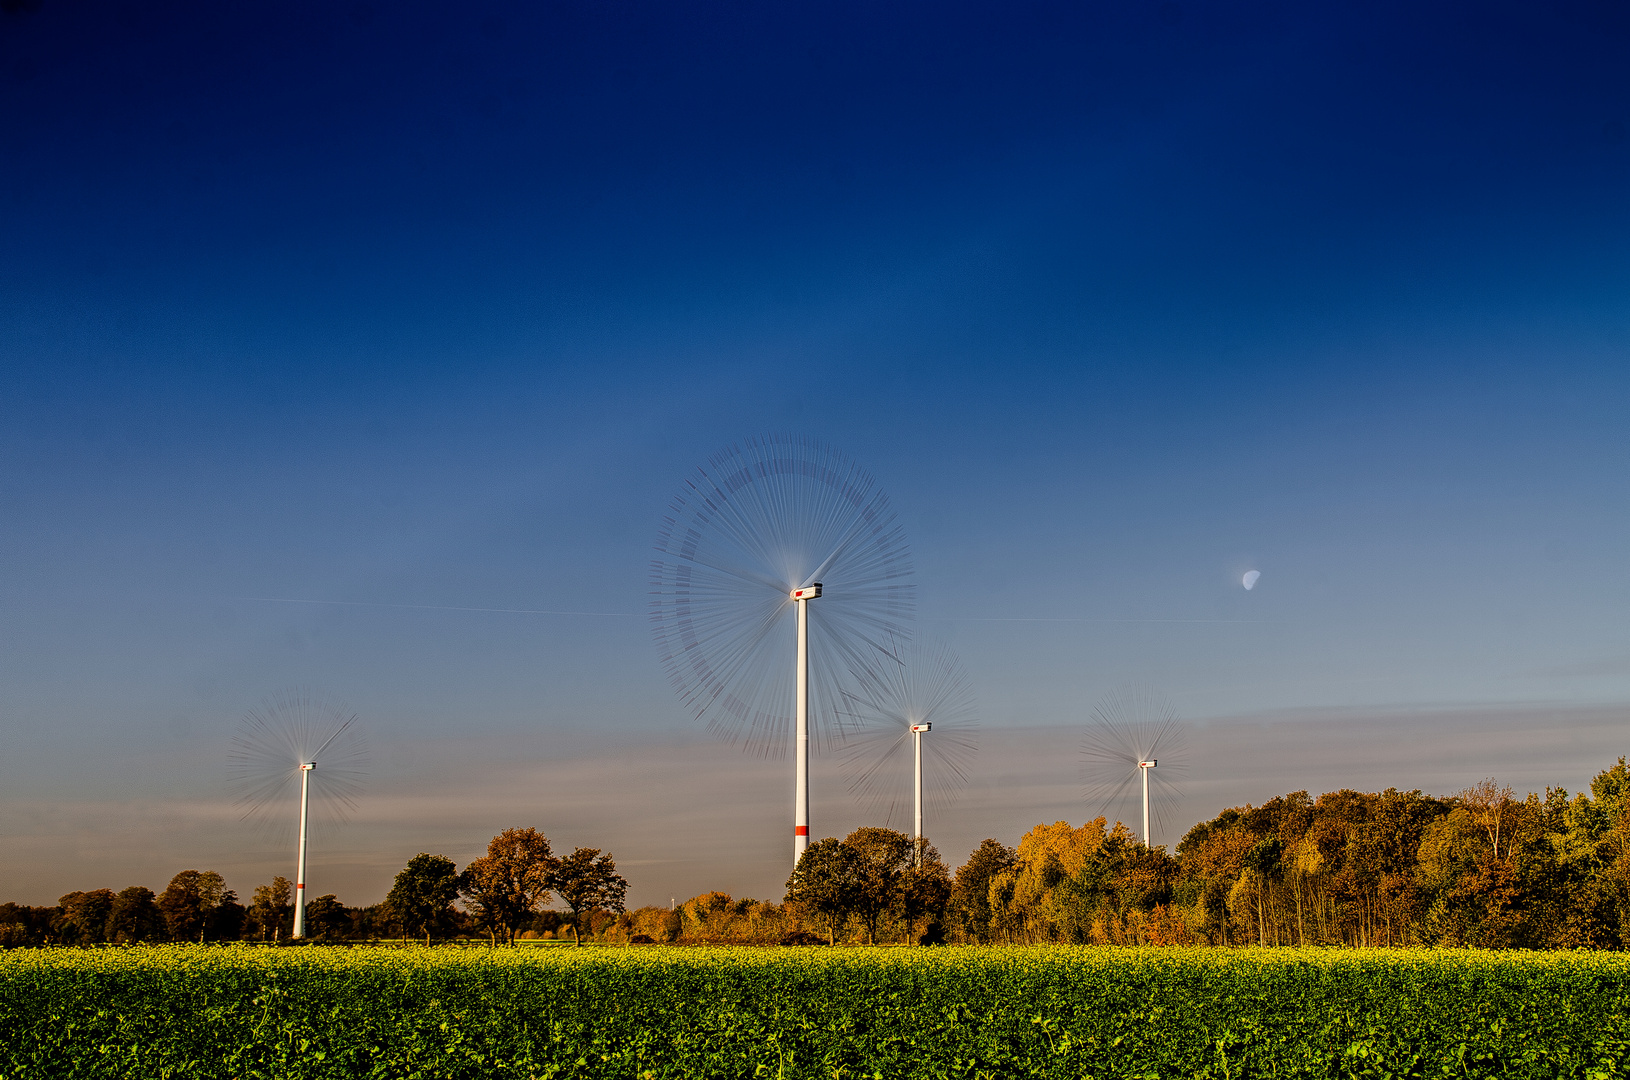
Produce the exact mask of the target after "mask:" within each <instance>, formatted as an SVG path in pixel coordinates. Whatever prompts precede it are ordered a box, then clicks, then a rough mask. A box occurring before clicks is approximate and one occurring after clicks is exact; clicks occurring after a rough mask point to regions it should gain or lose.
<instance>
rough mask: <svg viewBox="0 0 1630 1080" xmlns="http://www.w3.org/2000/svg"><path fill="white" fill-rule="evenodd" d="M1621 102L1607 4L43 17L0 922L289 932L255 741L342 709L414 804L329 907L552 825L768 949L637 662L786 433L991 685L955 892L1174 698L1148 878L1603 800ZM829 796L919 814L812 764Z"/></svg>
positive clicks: (365, 815)
mask: <svg viewBox="0 0 1630 1080" xmlns="http://www.w3.org/2000/svg"><path fill="white" fill-rule="evenodd" d="M1626 55H1630V10H1627V9H1626V8H1625V7H1624V6H1623V5H1622V4H1613V3H1607V2H1604V0H1580V2H1563V3H1553V4H1546V5H1539V4H1515V3H1499V2H1495V3H1476V4H1473V3H1434V4H1418V3H1412V4H1406V3H1386V2H1382V3H1365V4H1357V3H1333V4H1324V5H1305V4H1288V3H1275V2H1255V0H1245V2H1239V3H1229V4H1218V3H1194V2H1183V3H1147V4H1136V5H1127V4H1108V3H1103V4H1096V3H1078V2H1070V3H1028V2H1026V3H1007V4H982V5H981V4H954V3H943V2H941V3H933V4H928V3H909V2H900V3H894V4H889V5H876V4H858V3H821V4H807V3H805V4H788V3H755V4H751V5H747V4H706V5H704V4H668V5H633V4H627V3H617V2H612V3H607V2H599V0H597V2H592V3H587V2H585V3H542V4H504V3H470V4H466V5H462V6H460V7H459V9H458V10H456V11H452V10H450V9H448V8H446V6H445V5H434V6H432V5H427V4H419V3H413V2H407V0H404V2H401V3H393V4H382V3H350V4H347V3H343V2H342V3H338V4H332V3H330V4H316V3H299V2H289V3H281V4H277V5H272V4H263V3H248V4H236V5H219V4H206V3H201V2H200V3H189V2H179V0H178V2H175V3H170V4H164V5H136V4H129V3H123V4H112V3H96V2H92V0H4V2H3V3H0V160H3V162H4V167H3V168H0V900H15V901H17V902H23V903H35V904H44V903H51V902H54V901H55V899H56V898H57V897H58V896H60V895H62V894H63V893H66V892H68V891H70V890H74V889H89V888H97V887H111V888H114V889H119V888H123V887H124V886H126V885H129V884H143V885H147V886H149V887H151V888H155V889H161V888H162V887H163V885H164V884H165V883H166V882H167V881H168V880H169V878H170V877H171V876H172V875H173V874H174V873H176V872H177V871H179V870H182V869H187V868H199V869H214V870H217V871H219V872H221V873H223V874H224V875H225V876H226V878H227V880H228V884H229V885H231V886H232V887H234V888H235V889H236V890H237V891H238V892H239V893H240V894H241V895H245V896H247V895H248V894H249V892H250V891H251V890H252V889H253V888H254V886H255V885H257V884H260V883H264V882H266V881H269V880H270V878H271V877H272V876H273V875H274V874H283V875H285V876H292V868H293V861H294V860H293V852H292V846H291V843H290V841H289V839H288V837H287V836H285V835H282V834H279V833H278V828H281V826H277V827H267V826H264V825H263V824H256V823H255V822H252V821H245V820H244V819H243V816H242V808H241V807H240V806H239V805H238V803H237V799H238V796H239V795H240V794H241V791H239V790H238V789H237V788H235V786H234V783H235V781H234V779H233V777H232V775H231V772H230V769H229V768H228V765H229V762H228V752H229V748H230V740H231V739H232V737H233V734H234V732H235V731H236V730H238V726H239V724H240V722H241V721H242V718H243V717H244V716H245V714H246V713H247V712H248V711H249V710H250V709H253V708H256V707H258V706H261V705H262V704H263V703H264V702H266V701H267V700H268V698H269V697H271V696H272V695H275V694H277V693H279V692H283V691H286V690H288V689H289V688H299V687H303V688H308V689H309V690H310V691H311V692H313V693H315V694H319V695H322V696H324V697H327V698H330V699H332V700H335V701H341V702H344V703H345V704H346V705H347V706H348V707H349V708H351V709H354V710H355V711H356V713H357V715H358V716H359V722H360V723H361V724H362V725H363V727H364V728H365V730H366V734H367V738H368V745H369V754H370V758H369V767H368V769H369V771H368V778H367V783H366V786H365V788H364V790H363V792H362V795H361V796H360V798H359V800H358V802H357V805H356V807H355V810H354V811H353V812H352V813H351V814H350V816H349V818H348V819H347V820H345V821H343V822H324V823H323V824H322V825H321V827H320V828H319V829H318V831H317V839H316V842H315V846H314V851H313V855H312V862H311V873H310V881H311V885H310V887H311V888H312V889H313V890H315V893H324V892H335V893H337V894H338V895H339V897H340V899H341V900H342V901H344V902H346V903H350V904H362V903H372V902H376V901H377V900H379V899H381V898H382V897H383V896H384V894H385V893H386V891H388V889H389V887H390V883H391V879H392V877H393V875H394V874H395V872H396V871H397V870H399V869H400V868H401V867H402V866H403V865H404V864H405V863H406V861H407V860H408V859H409V858H411V857H412V856H413V855H414V854H415V853H417V852H419V851H431V852H436V853H441V854H445V855H447V856H449V857H451V858H453V859H454V860H455V861H456V862H457V863H458V864H459V865H461V866H462V865H463V864H464V863H465V862H467V861H468V860H469V859H471V858H473V857H475V856H477V855H479V854H481V853H482V852H483V850H484V848H485V845H486V842H487V840H488V839H489V838H490V837H491V836H492V835H494V834H495V833H496V832H498V831H499V830H500V829H503V828H508V827H520V826H532V827H536V828H539V829H542V830H543V831H544V832H545V833H546V834H547V835H548V836H549V837H550V838H551V840H552V841H553V842H554V844H555V846H556V848H557V850H570V849H571V848H573V847H576V846H589V847H597V848H602V849H605V850H609V851H610V852H612V853H613V855H614V856H615V857H616V858H617V861H618V865H619V867H620V868H621V869H622V871H623V872H624V874H625V876H626V877H627V878H628V880H629V882H630V893H629V902H630V904H631V906H632V905H635V904H648V903H667V902H669V900H670V899H671V898H673V897H677V898H678V899H681V900H683V899H684V898H685V897H687V896H691V895H694V894H696V893H699V892H702V891H705V890H708V889H721V890H723V891H726V892H730V893H732V894H733V895H736V896H754V897H758V898H763V899H772V900H773V899H779V897H780V895H781V892H782V891H783V888H784V883H785V880H786V875H787V873H788V872H789V871H790V869H791V866H790V863H791V852H790V845H789V844H788V842H787V841H788V833H789V831H790V830H788V829H787V825H788V824H790V822H789V820H788V819H789V818H790V816H791V815H790V812H789V811H790V806H789V803H790V801H791V799H790V795H791V792H790V788H791V776H790V770H791V766H790V763H789V761H788V759H786V758H777V757H773V756H772V757H770V758H763V757H757V756H753V755H750V754H744V753H742V752H741V751H740V750H739V749H737V748H735V747H732V746H729V745H726V744H723V743H721V742H719V741H717V740H715V739H713V738H712V737H711V736H709V734H708V733H707V731H706V730H705V728H704V727H703V726H702V725H700V724H698V723H697V722H696V721H695V720H694V719H693V718H692V717H691V716H690V715H689V714H688V713H687V712H686V710H685V708H684V707H683V705H682V703H681V702H680V701H679V699H678V697H677V696H676V695H675V694H674V692H673V690H672V689H671V688H670V687H669V685H668V683H667V681H666V679H665V677H664V674H663V671H662V668H661V665H660V662H659V658H658V653H657V649H656V647H655V645H654V643H653V641H652V634H651V628H650V623H649V619H648V615H647V610H648V604H649V597H648V595H647V593H648V588H649V586H648V584H647V578H648V567H649V563H650V561H651V559H652V557H653V545H654V542H655V538H656V535H657V529H658V526H659V524H660V522H661V519H662V516H663V514H664V512H665V511H666V509H667V506H668V502H669V500H670V499H671V498H672V497H673V496H674V494H675V493H676V492H677V491H678V490H679V488H680V485H681V484H682V483H683V482H684V479H685V477H686V476H687V475H688V474H689V473H690V472H691V471H692V470H693V469H694V468H695V467H696V466H697V465H699V464H700V463H701V462H703V461H705V460H706V459H707V458H708V457H709V456H711V455H712V454H714V453H716V452H718V451H719V450H721V449H723V448H725V447H727V446H730V445H732V444H735V443H738V442H740V441H741V440H743V439H747V438H751V437H754V436H759V435H764V434H785V435H794V436H801V437H808V438H813V439H817V440H821V441H823V442H825V443H827V444H829V445H830V446H832V447H834V448H836V449H837V450H839V451H840V452H842V453H843V454H845V455H847V456H848V457H849V458H851V459H853V460H854V461H855V462H857V463H859V464H860V465H862V466H863V467H864V468H866V469H867V470H868V471H869V472H870V473H871V474H872V476H873V477H874V478H875V479H876V482H877V484H878V485H879V486H880V487H881V488H882V489H883V490H884V491H886V492H887V493H888V495H889V497H890V500H891V502H892V505H893V506H894V509H895V511H896V513H897V514H898V516H899V520H900V522H901V524H902V526H903V528H904V530H905V533H906V536H907V538H908V540H909V544H910V549H911V555H912V561H913V563H914V565H915V568H916V576H917V581H918V583H919V605H918V606H919V619H918V633H919V634H920V635H922V636H923V637H924V638H925V639H932V640H934V641H938V642H944V643H946V644H948V645H949V646H950V647H951V648H953V649H955V650H956V652H957V653H958V655H960V656H961V658H962V660H963V662H964V664H965V665H966V666H967V668H968V670H969V673H970V677H971V681H972V684H973V685H974V687H975V689H976V693H977V698H978V703H979V709H980V719H981V721H982V723H981V729H980V736H979V738H980V747H979V751H978V754H977V755H976V756H975V758H974V759H973V767H972V771H971V773H970V776H969V779H968V783H967V785H966V786H965V788H964V789H962V790H960V791H957V792H945V793H940V795H943V796H945V797H949V796H951V795H955V799H954V800H953V801H950V802H949V803H948V804H936V807H935V809H934V810H933V812H932V813H931V815H930V820H929V824H928V832H929V835H930V837H931V838H933V839H934V841H935V842H936V843H937V844H938V845H939V847H940V848H941V850H942V851H943V852H944V853H945V855H946V857H947V859H948V860H949V861H950V862H951V863H952V865H953V866H954V865H956V864H958V863H960V862H961V861H962V859H963V858H965V856H966V853H967V852H968V851H969V850H971V849H972V848H973V847H974V846H975V845H977V844H978V842H979V841H980V840H981V839H983V838H984V837H986V836H995V837H997V838H999V839H1002V840H1004V841H1005V842H1007V843H1010V844H1012V843H1016V842H1017V841H1018V839H1019V837H1020V836H1021V835H1022V834H1023V832H1024V831H1025V830H1026V829H1028V828H1030V827H1031V826H1033V825H1035V824H1037V823H1039V822H1043V821H1046V822H1052V821H1056V820H1068V821H1071V822H1072V823H1079V822H1081V821H1083V820H1086V819H1088V818H1090V817H1092V816H1095V815H1096V812H1097V809H1098V808H1097V807H1094V806H1089V805H1088V804H1087V802H1086V800H1085V798H1084V795H1083V791H1084V788H1083V779H1082V775H1081V770H1082V765H1081V760H1080V750H1081V745H1082V738H1083V735H1084V733H1085V731H1086V729H1087V726H1088V724H1089V723H1090V719H1091V716H1092V710H1093V707H1094V705H1095V704H1096V703H1097V702H1100V701H1102V700H1104V698H1105V696H1106V695H1108V694H1111V693H1112V692H1114V691H1115V690H1116V688H1117V687H1124V686H1129V685H1137V686H1143V687H1152V688H1155V689H1156V690H1158V691H1159V692H1160V693H1161V694H1163V695H1165V697H1166V698H1167V699H1168V700H1170V702H1171V703H1172V704H1173V706H1174V707H1175V708H1176V709H1177V711H1178V712H1179V713H1180V714H1181V715H1182V717H1183V718H1184V721H1185V725H1186V730H1187V734H1188V745H1187V749H1186V751H1185V755H1184V757H1185V758H1186V760H1183V761H1179V760H1175V759H1174V760H1172V762H1171V766H1172V772H1171V773H1170V774H1168V775H1171V776H1172V777H1173V778H1174V783H1175V802H1174V803H1173V804H1172V805H1171V806H1170V807H1169V808H1168V811H1167V812H1166V813H1165V814H1164V815H1163V820H1162V821H1161V822H1160V823H1159V828H1158V829H1157V834H1156V840H1157V842H1160V843H1165V844H1167V845H1168V846H1170V845H1173V844H1175V843H1176V841H1177V840H1178V839H1179V838H1180V837H1181V835H1182V833H1183V832H1184V831H1185V830H1186V829H1187V828H1188V827H1189V826H1190V825H1192V824H1193V823H1194V822H1196V821H1201V820H1205V819H1208V818H1210V817H1212V816H1214V815H1215V814H1216V813H1217V812H1218V811H1220V810H1221V809H1223V808H1224V807H1226V806H1234V805H1243V804H1245V803H1248V802H1255V803H1260V802H1262V801H1263V800H1265V799H1268V798H1271V797H1272V796H1274V795H1276V794H1281V793H1284V792H1289V791H1295V790H1300V789H1306V790H1309V791H1312V792H1313V793H1315V794H1317V793H1318V792H1320V791H1325V790H1334V789H1338V788H1343V787H1353V788H1359V789H1362V790H1381V789H1384V788H1386V787H1391V786H1397V787H1400V788H1406V789H1408V788H1416V787H1419V788H1421V789H1423V790H1425V791H1427V792H1430V793H1435V794H1449V793H1452V792H1454V791H1456V790H1459V789H1461V788H1464V787H1466V786H1468V785H1470V784H1471V783H1474V782H1476V781H1477V780H1480V779H1482V778H1483V777H1485V776H1495V777H1497V778H1499V779H1500V780H1502V781H1503V782H1508V783H1511V784H1513V785H1515V786H1516V787H1517V788H1518V790H1519V791H1528V790H1541V791H1542V790H1544V788H1545V787H1546V786H1547V785H1560V786H1563V787H1565V788H1567V789H1568V790H1570V791H1577V790H1580V789H1581V788H1584V787H1586V786H1587V785H1588V782H1589V779H1590V778H1591V777H1592V776H1593V775H1594V774H1595V773H1596V772H1598V771H1600V770H1601V769H1603V768H1605V767H1607V766H1608V765H1610V764H1612V762H1613V761H1614V760H1615V759H1616V758H1617V757H1618V756H1619V755H1620V754H1623V753H1626V752H1630V739H1627V738H1626V721H1627V720H1630V619H1627V617H1626V607H1627V603H1630V565H1627V563H1626V559H1625V554H1626V551H1627V550H1630V548H1627V542H1630V471H1627V469H1626V464H1627V461H1626V450H1627V442H1630V424H1627V422H1626V419H1625V418H1626V416H1627V415H1630V411H1627V407H1630V200H1627V199H1626V198H1625V192H1626V190H1627V185H1630V65H1627V64H1625V63H1624V57H1625V56H1626ZM1250 569H1255V570H1258V571H1260V572H1261V575H1262V576H1261V580H1260V582H1259V583H1258V584H1257V585H1256V587H1255V588H1254V589H1252V590H1250V591H1249V592H1247V591H1246V590H1244V589H1243V588H1242V587H1241V584H1240V579H1241V575H1242V574H1243V573H1244V572H1245V571H1246V570H1250ZM563 613H564V614H563ZM1178 766H1186V768H1178ZM908 781H909V778H908V777H906V776H902V777H901V778H900V784H901V788H902V792H904V790H905V786H906V784H907V783H908ZM936 797H938V796H936ZM813 803H814V809H813V831H814V833H815V835H817V836H821V835H840V836H841V835H843V834H844V833H845V832H847V831H848V830H849V829H851V828H854V827H856V826H858V825H861V824H870V823H875V819H876V817H877V812H876V810H875V808H869V807H867V806H863V805H861V804H859V803H857V802H856V801H855V800H854V799H853V798H851V797H849V796H848V794H847V792H846V791H845V778H844V776H843V774H842V771H841V770H840V769H839V768H838V767H837V765H836V763H835V761H834V760H832V759H825V760H820V761H818V762H817V765H816V770H815V781H814V795H813ZM293 814H294V810H293V805H292V803H291V804H289V806H288V808H287V813H286V814H284V815H283V818H282V820H283V821H285V822H286V823H287V824H288V825H289V826H290V828H292V821H293ZM890 820H891V821H892V823H893V824H895V826H896V827H901V826H903V824H904V822H903V820H901V819H899V818H898V816H896V817H895V818H892V819H890Z"/></svg>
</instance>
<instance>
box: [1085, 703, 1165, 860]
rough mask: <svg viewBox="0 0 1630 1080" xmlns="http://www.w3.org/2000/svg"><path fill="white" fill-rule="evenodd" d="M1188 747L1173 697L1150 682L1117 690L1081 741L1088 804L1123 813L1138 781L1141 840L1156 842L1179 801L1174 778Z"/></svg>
mask: <svg viewBox="0 0 1630 1080" xmlns="http://www.w3.org/2000/svg"><path fill="white" fill-rule="evenodd" d="M1184 749H1185V738H1184V730H1183V722H1182V719H1181V718H1180V717H1179V716H1178V715H1177V710H1176V709H1175V708H1173V706H1172V704H1171V702H1169V701H1168V700H1167V699H1166V698H1165V697H1163V696H1161V695H1160V694H1159V693H1158V692H1157V691H1155V690H1153V689H1151V688H1149V687H1142V686H1123V687H1120V688H1118V689H1116V690H1115V691H1113V692H1111V693H1110V694H1108V695H1106V696H1105V697H1104V699H1103V700H1102V701H1100V702H1099V703H1098V704H1097V706H1095V707H1094V708H1093V712H1092V718H1091V720H1090V721H1089V722H1088V725H1087V733H1086V736H1085V738H1084V739H1083V740H1082V747H1081V759H1082V771H1083V773H1084V776H1085V779H1086V782H1087V793H1086V794H1087V799H1088V801H1089V803H1096V804H1097V806H1098V809H1099V811H1100V812H1101V813H1103V814H1104V816H1105V817H1109V816H1110V815H1111V814H1114V815H1116V816H1117V818H1119V816H1120V815H1121V814H1122V813H1123V812H1124V811H1126V810H1128V809H1131V807H1129V806H1127V801H1128V796H1129V795H1130V794H1131V788H1132V784H1133V783H1134V782H1136V783H1137V785H1138V788H1139V789H1141V796H1142V797H1141V799H1140V800H1139V802H1140V803H1141V807H1142V811H1143V833H1142V836H1141V839H1142V840H1143V842H1144V844H1146V845H1147V846H1149V847H1153V846H1154V842H1155V841H1154V827H1155V826H1156V825H1158V824H1159V821H1158V819H1159V818H1160V816H1161V814H1162V812H1163V811H1164V810H1169V809H1172V808H1174V807H1175V805H1176V802H1177V787H1176V784H1175V783H1174V780H1175V779H1176V778H1177V777H1178V776H1179V775H1180V774H1181V773H1182V772H1183V760H1182V759H1183V751H1184ZM1162 762H1164V764H1162ZM1157 769H1159V770H1160V771H1159V772H1156V770H1157ZM1127 816H1128V817H1130V815H1127Z"/></svg>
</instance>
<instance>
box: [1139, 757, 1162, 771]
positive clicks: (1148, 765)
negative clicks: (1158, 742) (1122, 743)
mask: <svg viewBox="0 0 1630 1080" xmlns="http://www.w3.org/2000/svg"><path fill="white" fill-rule="evenodd" d="M1159 764H1160V762H1158V761H1156V760H1155V759H1154V758H1150V759H1149V760H1148V761H1140V762H1138V768H1140V769H1152V768H1154V767H1155V766H1157V765H1159Z"/></svg>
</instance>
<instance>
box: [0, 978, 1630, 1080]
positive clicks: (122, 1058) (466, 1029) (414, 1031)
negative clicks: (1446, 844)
mask: <svg viewBox="0 0 1630 1080" xmlns="http://www.w3.org/2000/svg"><path fill="white" fill-rule="evenodd" d="M1627 1072H1630V957H1626V956H1624V955H1622V954H1605V953H1509V952H1506V953H1494V952H1459V951H1456V952H1442V951H1439V952H1427V951H1414V952H1380V951H1369V952H1365V951H1351V950H1343V951H1334V950H1332V951H1319V950H1312V949H1308V950H1295V949H1269V950H1253V951H1226V950H1221V949H1154V948H1149V949H1108V948H1102V949H1100V948H1066V947H1040V948H1023V949H1019V948H1015V949H1003V948H947V949H825V948H803V949H775V948H765V949H754V948H693V949H692V948H622V949H618V948H600V949H597V948H584V949H502V948H500V949H423V948H387V947H368V948H355V949H344V948H333V949H324V948H304V949H253V948H244V947H237V946H223V947H215V946H155V947H132V948H123V949H118V948H107V949H93V950H67V949H61V950H51V949H45V950H35V949H17V950H12V951H10V952H6V953H4V954H0V1077H4V1080H20V1078H24V1077H27V1078H34V1077H75V1076H85V1077H92V1076H95V1077H101V1076H108V1077H114V1076H117V1077H143V1078H159V1077H171V1076H199V1077H243V1078H247V1077H336V1078H338V1077H344V1078H353V1077H426V1078H432V1077H434V1078H452V1077H478V1076H506V1077H507V1076H513V1077H534V1076H536V1077H545V1076H587V1077H624V1078H636V1077H681V1076H684V1077H750V1076H772V1077H862V1076H876V1077H979V1076H990V1077H1020V1076H1047V1077H1156V1076H1159V1077H1176V1076H1204V1077H1268V1076H1275V1077H1293V1076H1308V1077H1312V1076H1319V1077H1324V1076H1354V1077H1405V1076H1423V1077H1425V1076H1434V1077H1435V1076H1445V1077H1447V1076H1455V1077H1463V1076H1478V1077H1481V1076H1487V1077H1536V1078H1538V1077H1609V1076H1624V1075H1626V1074H1627Z"/></svg>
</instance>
